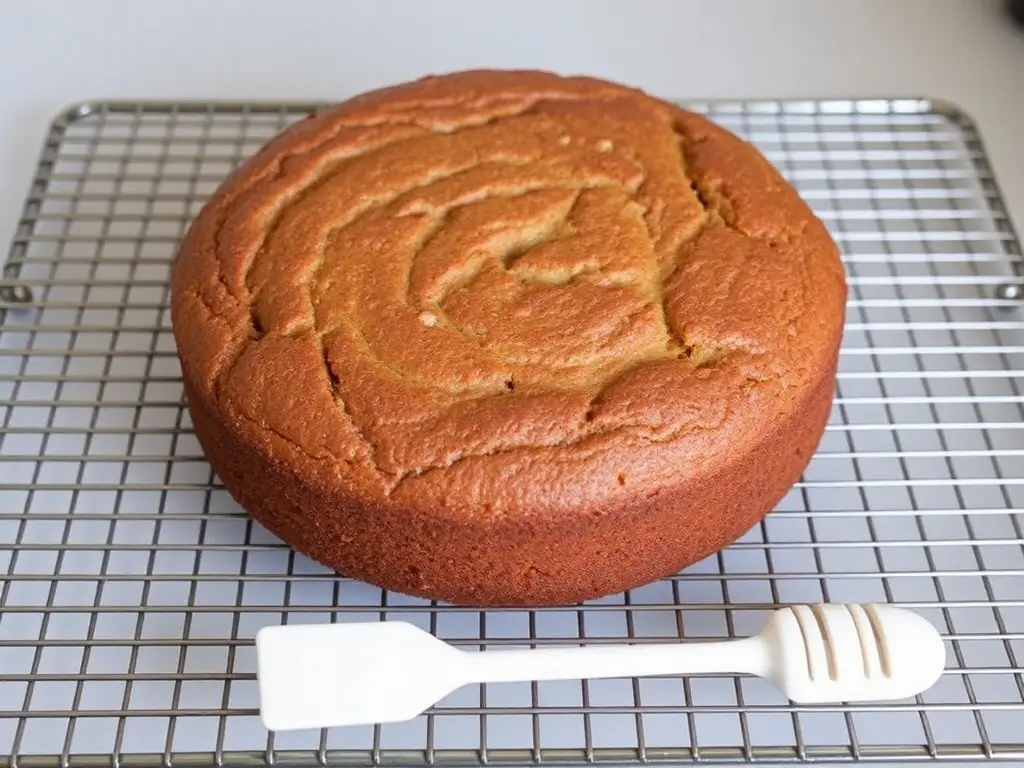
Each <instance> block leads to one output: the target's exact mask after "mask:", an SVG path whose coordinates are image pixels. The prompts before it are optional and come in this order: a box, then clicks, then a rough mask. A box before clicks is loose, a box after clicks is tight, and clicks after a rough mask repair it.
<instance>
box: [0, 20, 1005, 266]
mask: <svg viewBox="0 0 1024 768" xmlns="http://www.w3.org/2000/svg"><path fill="white" fill-rule="evenodd" d="M1002 5H1003V4H1002V0H963V1H961V2H947V1H945V0H904V1H903V2H891V1H890V0H868V1H863V2H831V3H822V2H816V1H815V0H807V1H803V2H802V1H801V0H779V1H777V2H772V3H763V2H758V1H757V0H747V1H742V0H716V2H713V3H709V2H706V1H700V0H698V1H697V2H685V1H680V0H641V1H637V0H631V1H630V2H628V3H627V2H613V1H611V0H563V1H562V2H558V3H551V2H544V1H543V0H517V2H515V3H504V2H501V3H499V2H472V1H471V0H462V1H460V0H440V1H439V2H431V3H413V2H400V1H396V0H375V1H374V2H369V1H366V2H360V3H355V2H331V1H330V0H287V2H274V1H273V0H248V1H246V2H243V1H242V0H174V1H173V2H162V3H157V2H130V1H129V0H86V1H77V0H49V2H46V3H14V2H4V3H3V4H2V7H0V114H2V115H3V120H2V121H0V169H3V174H4V183H3V184H2V185H0V243H4V244H5V243H7V242H9V240H10V237H11V234H12V232H13V230H14V225H15V223H16V222H17V219H18V216H19V215H20V208H21V203H22V199H23V197H24V194H25V191H26V189H27V186H28V183H29V179H30V176H31V173H32V169H33V166H34V164H35V161H36V156H37V153H38V151H39V146H40V142H41V140H42V136H43V133H44V131H45V129H46V126H47V123H48V122H49V120H50V119H51V118H52V117H53V115H54V114H56V113H57V112H58V111H59V110H60V109H62V108H63V107H65V106H66V105H68V104H70V103H73V102H76V101H82V100H88V99H96V98H115V97H119V98H132V99H139V98H155V99H160V98H162V99H182V98H223V99H254V98H264V99H266V98H290V99H325V98H326V99H334V98H342V97H345V96H347V95H350V94H352V93H355V92H357V91H361V90H365V89H367V88H371V87H374V86H378V85H382V84H385V83H389V82H394V81H399V80H405V79H409V78H413V77H417V76H419V75H422V74H425V73H429V72H437V71H445V70H451V69H461V68H468V67H479V66H493V67H540V68H549V69H554V70H557V71H561V72H566V73H571V72H583V73H590V74H596V75H600V76H606V77H610V78H614V79H618V80H621V81H625V82H629V83H632V84H635V85H639V86H641V87H643V88H645V89H647V90H650V91H652V92H654V93H657V94H659V95H663V96H665V97H669V98H680V99H685V98H744V97H769V98H771V97H828V96H840V97H841V96H933V97H939V98H942V99H945V100H949V101H952V102H955V103H956V104H958V105H960V106H961V107H962V108H963V109H965V110H966V111H967V112H968V113H969V114H971V115H972V116H973V117H974V118H975V120H976V121H977V123H978V124H979V126H980V129H981V132H982V136H983V138H984V140H985V142H986V145H987V147H988V149H989V151H990V154H991V158H992V162H993V165H994V167H995V169H996V172H997V176H998V179H999V182H1000V184H1001V185H1002V188H1003V191H1004V193H1005V196H1006V199H1007V203H1008V206H1009V208H1010V211H1011V215H1012V217H1013V218H1014V220H1015V221H1016V222H1017V225H1018V227H1024V151H1022V141H1021V136H1022V135H1024V31H1021V30H1019V29H1017V28H1015V27H1014V26H1013V25H1012V23H1011V21H1010V20H1009V18H1008V17H1007V16H1006V14H1004V13H1003V8H1002ZM0 249H5V246H0ZM3 253H4V250H0V260H2V258H3V255H2V254H3Z"/></svg>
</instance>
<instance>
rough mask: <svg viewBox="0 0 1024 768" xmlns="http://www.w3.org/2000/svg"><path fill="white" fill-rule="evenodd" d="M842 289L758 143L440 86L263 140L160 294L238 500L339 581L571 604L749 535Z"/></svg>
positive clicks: (485, 86)
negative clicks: (168, 300)
mask: <svg viewBox="0 0 1024 768" xmlns="http://www.w3.org/2000/svg"><path fill="white" fill-rule="evenodd" d="M845 300H846V283H845V279H844V273H843V269H842V266H841V262H840V259H839V255H838V252H837V249H836V246H835V244H834V243H833V242H832V240H831V239H830V237H829V235H828V232H827V231H826V229H825V227H824V226H823V225H822V224H821V222H820V221H819V220H818V219H816V218H815V216H814V215H813V214H812V212H811V211H810V209H809V208H808V207H807V205H806V204H805V203H804V202H803V201H802V200H801V199H800V198H799V197H798V195H797V194H796V192H795V191H794V190H793V189H792V188H791V187H790V186H789V185H788V184H787V183H786V182H785V181H784V180H783V179H782V177H781V176H780V175H779V173H778V172H777V171H776V170H775V169H774V168H773V167H772V166H771V165H770V164H769V163H768V162H767V161H766V160H765V159H764V158H763V157H762V155H760V154H759V153H758V152H757V150H755V149H754V148H753V147H752V146H751V145H749V144H747V143H745V142H743V141H741V140H740V139H738V138H737V137H735V136H734V135H732V134H730V133H729V132H727V131H726V130H724V129H722V128H720V127H718V126H716V125H715V124H713V123H712V122H710V121H709V120H708V119H706V118H704V117H702V116H700V115H698V114H694V113H691V112H688V111H685V110H682V109H680V108H678V107H676V106H674V105H672V104H669V103H666V102H664V101H660V100H657V99H654V98H652V97H650V96H648V95H646V94H644V93H642V92H640V91H637V90H634V89H631V88H626V87H623V86H621V85H617V84H613V83H609V82H604V81H602V80H596V79H591V78H565V77H560V76H557V75H553V74H548V73H542V72H497V71H476V72H461V73H455V74H449V75H444V76H439V77H429V78H426V79H423V80H419V81H416V82H412V83H407V84H403V85H398V86H395V87H391V88H386V89H383V90H379V91H375V92H372V93H367V94H364V95H361V96H358V97H356V98H353V99H351V100H349V101H346V102H344V103H342V104H340V105H337V106H335V107H332V108H330V109H327V110H324V111H323V112H320V113H318V114H315V115H312V116H310V117H308V118H307V119H305V120H302V121H300V122H298V123H296V124H295V125H293V126H291V127H290V128H288V129H287V130H286V131H284V133H282V134H281V135H280V136H279V137H277V138H276V139H274V140H273V141H271V142H270V143H269V144H268V145H267V146H266V147H264V148H263V149H262V150H261V151H260V152H258V153H257V154H256V155H255V156H254V157H253V158H251V159H250V160H249V161H248V162H247V163H245V164H244V165H243V166H242V167H241V168H240V169H239V170H238V171H236V172H235V173H234V174H233V175H232V176H231V177H230V178H229V179H227V180H226V181H225V183H224V184H223V185H222V186H221V187H220V189H219V190H218V191H217V192H216V193H215V194H214V195H213V196H212V198H211V199H210V200H209V202H208V203H207V204H206V206H205V207H204V208H203V210H202V211H201V213H200V214H199V215H198V217H197V218H196V220H195V221H194V223H193V225H192V227H191V228H190V230H189V232H188V235H187V237H186V238H185V240H184V242H183V243H182V245H181V248H180V252H179V254H178V257H177V260H176V262H175V265H174V271H173V278H172V312H173V327H174V334H175V339H176V342H177V346H178V352H179V356H180V358H181V365H182V374H183V378H184V386H185V391H186V393H187V396H188V404H189V409H190V411H191V415H192V420H193V423H194V426H195V431H196V435H197V436H198V439H199V441H200V443H201V444H202V446H203V449H204V450H205V452H206V454H207V456H208V457H209V460H210V462H211V463H212V465H213V467H214V469H215V470H216V472H217V474H218V475H219V476H220V478H221V480H222V481H223V483H224V485H225V486H226V487H227V489H228V490H229V491H230V493H231V494H232V495H233V496H234V498H235V499H236V500H237V501H238V502H239V503H240V504H241V505H242V506H243V507H244V508H245V509H246V510H247V511H248V512H249V513H250V514H251V515H252V516H253V517H255V518H256V519H257V520H258V521H260V522H261V523H263V524H264V525H265V526H266V527H267V528H269V529H270V530H271V531H272V532H273V533H275V534H276V535H278V536H279V537H280V538H281V539H283V540H284V541H285V542H287V543H288V544H289V545H291V546H293V547H294V548H295V549H296V550H298V551H300V552H302V553H304V554H306V555H308V556H309V557H311V558H313V559H315V560H317V561H320V562H321V563H324V564H326V565H328V566H330V567H331V568H333V569H335V570H337V571H339V572H341V573H343V574H346V575H348V576H352V577H354V578H357V579H361V580H364V581H368V582H371V583H373V584H376V585H379V586H381V587H385V588H387V589H391V590H396V591H399V592H403V593H409V594H413V595H419V596H424V597H428V598H433V599H438V600H444V601H449V602H454V603H459V604H468V605H543V604H565V603H573V602H577V601H580V600H583V599H587V598H593V597H596V596H600V595H605V594H609V593H612V592H617V591H619V590H623V589H626V588H630V587H635V586H638V585H641V584H644V583H647V582H651V581H653V580H656V579H658V578H661V577H664V576H666V575H668V574H672V573H674V572H676V571H678V570H679V569H681V568H683V567H685V566H687V565H689V564H691V563H694V562H696V561H698V560H700V559H702V558H704V557H706V556H707V555H709V554H711V553H713V552H715V551H716V550H718V549H720V548H722V547H724V546H725V545H727V544H729V543H730V542H732V541H734V540H735V539H736V538H738V537H739V536H741V535H742V534H743V533H744V532H746V531H747V530H748V529H749V528H750V527H751V526H753V525H754V524H756V523H757V522H758V521H759V520H761V519H762V518H763V516H764V515H765V514H766V513H767V512H768V511H769V510H771V508H772V507H773V506H774V505H775V504H776V503H777V502H778V501H779V500H780V499H781V498H782V496H783V495H784V494H785V493H786V492H787V490H788V489H789V488H790V487H791V486H792V485H793V483H794V482H795V481H796V480H797V479H798V477H799V476H800V473H801V472H802V470H803V469H804V468H805V466H806V465H807V463H808V461H809V459H810V457H811V455H812V453H813V451H814V450H815V448H816V446H817V444H818V441H819V440H820V438H821V435H822V432H823V430H824V427H825V423H826V421H827V419H828V415H829V411H830V407H831V399H832V394H833V388H834V382H835V371H836V364H837V356H838V350H839V344H840V340H841V335H842V327H843V317H844V305H845Z"/></svg>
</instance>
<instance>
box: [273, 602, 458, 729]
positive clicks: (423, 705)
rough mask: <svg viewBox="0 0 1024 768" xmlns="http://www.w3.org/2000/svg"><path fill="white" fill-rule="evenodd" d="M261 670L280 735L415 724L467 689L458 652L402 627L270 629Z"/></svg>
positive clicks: (399, 624)
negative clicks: (457, 691)
mask: <svg viewBox="0 0 1024 768" xmlns="http://www.w3.org/2000/svg"><path fill="white" fill-rule="evenodd" d="M256 662H257V680H258V684H259V692H260V717H261V718H262V720H263V724H264V725H265V726H266V727H267V728H268V729H270V730H275V731H276V730H293V729H299V728H329V727H333V726H341V725H365V724H369V723H388V722H396V721H401V720H410V719H412V718H414V717H416V716H417V715H419V714H420V713H421V712H423V711H424V710H425V709H427V708H428V707H430V706H431V705H432V704H435V703H436V702H437V701H438V700H440V699H442V698H443V697H444V696H446V695H447V694H448V693H450V692H451V691H453V690H454V689H455V688H457V687H458V686H459V685H461V684H462V683H463V682H464V681H463V679H462V676H461V672H462V653H461V652H460V651H458V650H456V649H455V648H452V647H451V646H449V645H447V644H445V643H443V642H441V641H440V640H437V639H436V638H435V637H434V636H433V635H431V634H429V633H427V632H424V631H423V630H421V629H419V628H418V627H416V626H414V625H412V624H408V623H406V622H398V621H388V622H362V623H352V624H320V625H314V624H310V625H302V624H293V625H285V626H277V627H265V628H263V629H261V630H260V631H259V633H257V635H256Z"/></svg>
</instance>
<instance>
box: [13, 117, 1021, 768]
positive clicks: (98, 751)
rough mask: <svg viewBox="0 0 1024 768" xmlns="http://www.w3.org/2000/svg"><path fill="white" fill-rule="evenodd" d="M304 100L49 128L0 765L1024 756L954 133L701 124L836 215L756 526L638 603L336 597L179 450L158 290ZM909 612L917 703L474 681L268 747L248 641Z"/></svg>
mask: <svg viewBox="0 0 1024 768" xmlns="http://www.w3.org/2000/svg"><path fill="white" fill-rule="evenodd" d="M317 106H318V105H315V104H265V103H254V104H226V103H95V104H84V105H81V106H79V107H75V108H73V109H71V110H68V111H67V112H66V113H65V114H63V115H61V116H60V117H59V118H58V119H57V120H56V121H55V122H54V123H53V125H52V127H51V129H50V131H49V133H48V135H47V136H46V139H45V141H44V145H43V150H42V154H41V158H40V162H39V166H38V170H37V174H36V177H35V179H34V180H33V182H32V185H31V188H30V190H29V193H28V196H27V199H26V203H25V208H24V213H23V216H22V219H21V221H20V222H19V226H18V228H17V231H16V234H15V238H14V242H13V244H12V247H11V252H10V257H9V259H8V262H7V264H6V266H5V267H4V271H3V278H2V280H0V570H2V572H3V574H4V576H3V581H2V583H0V605H2V610H0V755H6V756H7V757H6V761H7V763H8V765H12V766H13V765H18V764H20V765H22V766H35V765H38V766H44V765H45V766H69V765H90V766H91V765H111V766H119V765H128V764H134V765H140V766H141V765H154V766H155V765H163V766H174V765H183V766H184V765H201V764H211V763H213V764H218V765H225V764H231V765H238V766H259V765H265V764H271V763H280V764H289V765H347V766H356V765H371V764H385V763H386V764H392V765H413V766H414V765H426V764H453V763H462V764H478V763H501V764H506V765H533V764H539V763H547V764H569V763H584V762H612V763H616V764H637V763H650V762H674V763H676V762H686V761H692V760H701V761H712V762H713V761H730V762H736V761H754V760H757V761H761V762H765V761H770V762H790V761H810V760H841V761H848V760H851V759H853V760H911V759H926V760H959V759H976V758H993V759H1008V760H1024V736H1022V735H1021V734H1022V732H1021V723H1022V722H1024V678H1022V674H1024V668H1022V666H1021V664H1022V661H1024V532H1022V520H1021V515H1020V513H1019V512H1018V511H1017V510H1019V509H1020V508H1021V506H1022V502H1024V391H1022V389H1021V385H1020V381H1019V378H1020V376H1021V374H1022V373H1024V317H1022V315H1021V306H1020V303H1019V301H1018V300H1017V299H1016V298H1014V297H1015V296H1019V295H1020V289H1021V285H1020V284H1021V274H1022V272H1021V267H1020V258H1021V249H1020V244H1019V241H1018V240H1017V238H1016V236H1015V233H1014V231H1013V228H1012V227H1011V225H1010V223H1009V220H1008V218H1007V216H1006V213H1005V211H1004V209H1003V206H1002V203H1001V201H1000V198H999V193H998V189H997V187H996V183H995V179H994V176H993V173H992V170H991V169H990V168H989V166H988V163H987V160H986V158H985V152H984V149H983V147H982V145H981V142H980V140H979V137H978V133H977V130H976V129H975V127H974V126H973V125H972V124H971V122H970V121H969V120H968V119H967V118H966V117H965V116H964V115H963V114H961V113H960V112H958V111H957V110H956V109H954V108H952V107H950V106H948V105H944V104H936V103H933V102H928V101H923V100H916V99H908V100H867V101H824V102H822V101H806V102H753V103H749V102H748V103H708V104H696V105H693V106H694V108H697V109H700V110H703V111H706V112H708V113H710V114H711V115H712V116H713V117H714V118H715V119H717V120H719V121H720V122H722V123H723V124H725V125H726V126H728V127H729V128H732V129H733V130H736V131H738V132H739V133H741V134H743V135H745V136H747V137H748V138H750V139H751V140H752V141H754V142H755V143H757V144H758V145H759V146H760V147H761V148H762V149H763V150H764V151H765V152H766V153H767V155H768V156H769V158H770V159H771V160H773V161H774V162H775V163H777V164H778V166H779V167H780V168H781V169H782V170H783V172H784V173H786V175H787V176H788V177H789V178H790V179H792V180H793V181H794V183H795V184H796V185H797V186H798V187H799V189H800V191H801V192H802V194H803V195H804V197H805V199H806V200H807V201H808V202H809V203H810V204H811V205H812V206H814V208H815V209H816V211H817V212H818V213H819V214H820V215H821V217H822V219H823V220H824V221H825V222H826V223H827V224H828V225H829V226H830V228H831V229H832V231H833V233H834V234H835V236H836V239H837V241H838V242H839V244H840V245H841V247H842V250H843V252H844V257H845V259H846V263H847V267H848V270H849V274H850V285H851V300H850V304H849V315H848V323H847V331H846V340H845V345H844V350H843V354H842V357H841V370H840V375H839V384H838V392H837V397H836V401H835V406H834V409H833V415H832V421H831V423H830V425H829V429H828V431H827V432H826V434H825V437H824V439H823V441H822V444H821V447H820V449H819V451H818V454H817V455H816V457H815V459H814V460H813V462H812V464H811V466H810V467H809V468H808V470H807V472H806V473H805V475H804V477H803V478H802V480H801V481H800V482H799V483H798V484H797V485H796V486H795V487H794V488H793V490H792V492H791V493H790V494H789V495H788V496H787V497H786V499H785V500H783V502H782V503H781V504H780V505H779V507H778V509H777V510H776V511H775V512H774V513H773V514H772V515H770V516H769V517H768V519H767V520H765V522H764V523H763V524H761V525H759V526H757V527H756V528H755V529H754V530H752V531H750V532H749V533H748V534H747V535H746V536H745V537H744V538H743V539H742V540H741V541H739V542H737V543H736V544H735V545H734V546H732V547H730V548H728V549H726V550H724V551H723V552H721V553H719V554H717V555H716V556H714V557H711V558H709V559H708V560H706V561H704V562H702V563H699V564H698V565H696V566H694V567H692V568H690V569H688V570H687V571H686V572H684V573H681V574H678V575H676V576H674V577H672V578H669V579H665V580H663V581H661V582H658V583H656V584H651V585H649V586H647V587H644V588H642V589H637V590H633V591H632V592H630V593H628V594H624V595H616V596H612V597H609V598H606V599H603V600H598V601H593V602H592V603H588V604H586V605H582V606H567V607H563V608H545V609H539V610H533V611H527V610H492V611H478V610H473V609H469V608H453V607H450V606H442V605H437V604H435V603H431V602H428V601H423V600H418V599H414V598H409V597H406V596H403V595H395V594H388V593H382V592H381V591H380V590H379V589H375V588H372V587H369V586H367V585H365V584H360V583H356V582H353V581H350V580H346V579H339V578H337V577H336V576H335V575H334V574H331V573H329V572H327V571H326V570H324V569H323V568H321V567H319V566H318V565H316V564H314V563H311V562H309V561H307V560H306V559H304V558H302V557H301V556H297V555H295V554H294V553H293V552H291V551H290V550H288V549H287V548H286V547H284V546H283V545H282V544H281V543H280V542H278V541H277V540H275V539H274V538H273V537H272V536H271V535H269V534H268V533H267V532H266V531H264V530H263V529H262V528H261V527H260V526H258V525H256V524H254V523H253V522H252V521H251V520H250V519H249V518H248V517H247V516H246V515H245V514H244V513H243V512H242V511H241V510H240V509H239V508H238V507H237V506H236V505H235V504H234V503H233V502H232V501H231V499H230V498H229V496H228V495H227V493H226V491H225V490H224V488H223V486H222V485H221V484H220V483H219V482H218V481H217V479H216V478H215V477H214V476H213V473H212V472H211V470H210V468H209V465H208V464H207V463H206V461H205V460H204V458H203V456H202V452H201V450H200V448H199V445H198V443H197V442H196V440H195V436H194V434H193V432H192V427H191V423H190V421H189V417H188V413H187V410H186V409H185V407H184V401H183V396H182V391H181V383H180V377H179V369H178V364H177V358H176V356H175V354H174V345H173V341H172V338H171V334H170V321H169V316H168V305H167V279H168V275H169V269H170V264H171V260H172V258H173V254H174V248H175V245H176V243H177V242H178V239H179V237H180V235H181V233H182V231H183V230H184V227H185V226H186V225H187V223H188V221H189V220H190V218H191V216H192V215H193V214H194V213H195V212H196V210H198V207H199V206H200V205H201V204H202V202H203V200H204V199H205V197H206V196H207V195H208V194H209V193H210V192H211V191H212V190H213V189H214V188H215V187H216V185H217V184H218V183H219V182H220V181H221V179H222V178H223V177H224V175H225V174H226V173H227V172H228V171H230V169H231V168H232V167H234V166H235V165H236V164H237V163H238V162H240V160H241V159H242V158H244V157H245V156H247V155H248V154H250V153H251V152H252V151H254V150H255V149H257V148H258V147H259V146H260V145H261V144H262V143H263V142H264V141H266V140H267V139H268V138H270V137H271V136H272V135H274V134H275V133H276V132H277V131H279V130H280V129H281V128H282V127H283V126H285V125H287V124H288V123H289V122H291V121H292V120H294V119H297V118H299V117H301V116H302V115H304V114H306V113H307V112H309V111H310V110H313V109H316V108H317ZM819 600H885V601H890V602H894V603H899V604H902V605H907V606H911V607H913V608H915V609H917V610H919V611H921V612H922V613H923V614H924V615H925V616H927V617H928V618H929V619H930V620H932V621H933V622H934V623H935V625H936V626H937V627H938V628H939V629H940V631H942V633H943V634H944V636H945V639H946V643H947V647H948V668H947V670H946V674H945V675H943V677H942V679H941V681H940V682H939V684H938V685H937V686H936V687H935V688H934V689H933V690H931V691H929V692H927V693H926V694H925V695H923V696H921V697H918V698H917V699H915V700H913V701H906V702H898V703H895V704H864V705H857V706H844V705H835V706H818V707H799V706H795V705H793V704H792V703H790V702H789V701H787V700H785V699H784V698H782V697H781V695H780V694H778V693H777V692H776V691H775V690H774V689H772V688H771V686H770V685H768V684H766V683H763V682H762V681H760V680H755V679H748V678H732V677H713V676H697V677H693V678H689V679H685V680H680V679H672V678H658V679H644V680H612V681H591V682H588V683H580V682H569V683H537V684H532V685H531V684H523V685H512V684H505V685H486V686H476V687H470V688H466V689H463V690H460V691H458V692H456V693H455V694H453V695H452V696H451V697H449V698H448V699H446V700H445V701H444V702H442V703H441V704H440V705H439V706H438V707H436V708H435V709H434V710H432V711H431V712H430V713H428V714H427V715H426V716H424V717H421V718H419V719H417V720H415V721H412V722H410V723H406V724H399V725H389V726H386V727H376V728H357V729H349V730H327V731H322V732H320V731H318V732H298V733H283V734H278V735H276V736H269V735H268V734H267V732H266V731H265V730H263V729H262V727H261V726H260V725H259V722H258V720H257V718H256V706H257V696H256V689H255V674H254V673H255V666H254V657H253V648H252V637H253V635H254V633H255V632H256V630H257V629H258V628H259V627H260V626H263V625H266V624H270V623H280V622H282V621H286V622H295V623H299V622H311V621H317V622H319V621H346V620H352V619H362V620H367V619H371V620H372V619H387V618H399V617H400V618H402V619H404V620H407V621H413V622H416V623H418V624H420V625H421V626H423V627H425V628H427V629H429V630H430V631H432V632H434V633H435V634H437V635H438V636H440V637H443V638H445V639H448V640H450V641H452V642H454V643H456V644H459V645H463V646H467V647H475V648H486V647H508V646H535V647H541V646H550V645H556V644H561V643H573V644H577V643H578V644H601V643H610V642H616V641H622V640H624V639H625V640H630V641H637V642H646V643H665V642H677V641H678V640H679V639H680V638H681V637H682V638H687V639H707V638H725V637H735V636H742V635H746V634H750V633H753V632H756V631H758V630H759V629H760V625H761V623H762V622H763V621H764V619H765V617H766V615H767V613H768V612H769V611H770V610H772V609H773V608H774V607H776V606H778V605H780V604H784V603H788V602H794V601H819Z"/></svg>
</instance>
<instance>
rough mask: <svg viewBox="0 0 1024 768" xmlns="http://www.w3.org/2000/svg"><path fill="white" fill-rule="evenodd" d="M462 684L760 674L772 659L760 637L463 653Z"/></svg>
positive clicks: (766, 668) (766, 669)
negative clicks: (464, 682) (707, 674)
mask: <svg viewBox="0 0 1024 768" xmlns="http://www.w3.org/2000/svg"><path fill="white" fill-rule="evenodd" d="M463 661H464V663H465V666H464V669H465V675H466V678H467V682H473V683H511V682H524V681H534V680H577V679H588V678H591V679H592V678H608V677H646V676H653V675H672V676H675V675H693V674H702V673H718V674H725V673H748V674H754V675H763V674H765V673H766V672H767V671H768V670H769V667H770V662H771V659H770V657H769V649H768V646H767V643H765V642H764V641H762V640H761V639H760V638H759V637H749V638H744V639H742V640H733V641H728V642H714V643H704V642H691V643H666V644H662V645H650V644H645V645H605V646H590V647H584V648H578V647H573V648H541V649H530V650H515V651H478V652H472V651H467V652H465V658H464V659H463Z"/></svg>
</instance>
